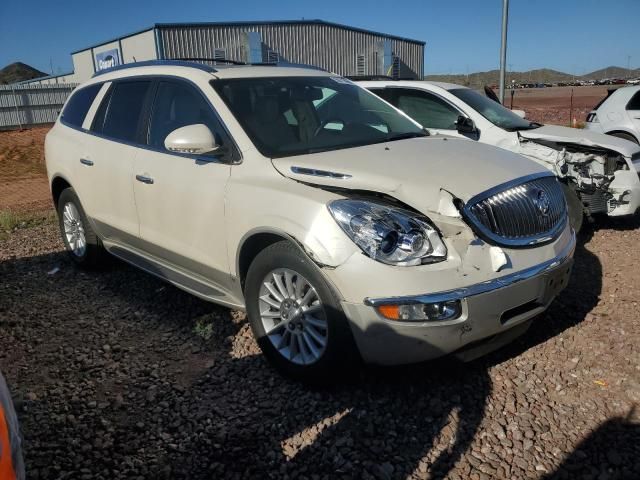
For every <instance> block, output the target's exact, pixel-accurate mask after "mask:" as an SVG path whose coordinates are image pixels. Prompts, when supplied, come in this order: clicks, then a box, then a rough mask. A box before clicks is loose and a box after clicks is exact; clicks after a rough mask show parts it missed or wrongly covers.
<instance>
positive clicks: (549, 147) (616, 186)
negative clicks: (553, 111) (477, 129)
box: [518, 137, 640, 216]
mask: <svg viewBox="0 0 640 480" xmlns="http://www.w3.org/2000/svg"><path fill="white" fill-rule="evenodd" d="M518 153H520V154H522V155H524V156H526V157H529V158H531V159H533V160H536V161H538V162H540V163H543V164H544V165H545V166H546V167H547V168H549V169H550V170H552V171H553V172H554V173H555V174H556V175H557V176H558V178H560V179H563V180H564V181H565V183H566V184H567V185H568V186H569V188H570V189H572V190H574V191H575V192H576V194H577V195H578V198H579V199H580V201H581V203H582V207H583V210H584V213H585V214H586V215H587V216H590V215H593V214H603V213H604V214H607V215H611V216H618V215H628V214H633V213H635V211H636V210H637V208H638V206H639V205H640V180H639V178H638V173H637V172H636V170H635V168H634V167H633V163H632V162H631V161H630V160H628V159H627V158H626V157H625V156H624V155H623V154H621V153H619V152H616V151H614V150H611V149H608V148H604V147H600V146H592V145H580V144H575V143H568V142H567V143H565V142H556V141H549V140H544V139H535V140H533V139H529V138H524V137H520V138H519V151H518Z"/></svg>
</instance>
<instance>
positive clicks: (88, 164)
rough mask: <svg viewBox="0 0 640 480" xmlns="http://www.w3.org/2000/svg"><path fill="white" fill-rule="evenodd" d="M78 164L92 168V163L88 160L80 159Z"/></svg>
mask: <svg viewBox="0 0 640 480" xmlns="http://www.w3.org/2000/svg"><path fill="white" fill-rule="evenodd" d="M80 163H81V164H83V165H86V166H87V167H93V162H92V161H91V160H89V159H88V158H81V159H80Z"/></svg>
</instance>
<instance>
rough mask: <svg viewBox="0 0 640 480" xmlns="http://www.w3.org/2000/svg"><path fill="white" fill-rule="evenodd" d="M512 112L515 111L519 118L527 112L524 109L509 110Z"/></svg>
mask: <svg viewBox="0 0 640 480" xmlns="http://www.w3.org/2000/svg"><path fill="white" fill-rule="evenodd" d="M511 111H512V112H513V113H515V114H516V115H517V116H519V117H520V118H524V117H525V116H526V115H527V113H526V112H525V111H524V110H511Z"/></svg>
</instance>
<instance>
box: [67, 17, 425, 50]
mask: <svg viewBox="0 0 640 480" xmlns="http://www.w3.org/2000/svg"><path fill="white" fill-rule="evenodd" d="M257 25H283V26H284V25H325V26H329V27H335V28H342V29H345V30H350V31H352V32H360V33H369V34H372V35H379V36H382V37H387V38H390V39H393V40H400V41H403V42H410V43H415V44H418V45H422V46H424V45H425V42H423V41H422V40H415V39H412V38H406V37H400V36H397V35H390V34H387V33H382V32H376V31H374V30H367V29H365V28H359V27H352V26H350V25H343V24H341V23H334V22H327V21H325V20H317V19H316V20H268V21H264V22H259V21H239V22H187V23H156V24H155V25H154V26H152V27H148V28H145V29H142V30H137V31H135V32H132V33H128V34H125V35H121V36H118V37H115V38H111V39H109V40H105V41H103V42H100V43H95V44H93V45H89V46H88V47H85V48H81V49H79V50H75V51H73V52H71V55H75V54H76V53H80V52H83V51H85V50H89V49H91V48H97V47H100V46H101V45H104V44H106V43H112V42H117V41H118V40H123V39H125V38H129V37H132V36H134V35H138V34H140V33H145V32H148V31H149V30H153V29H155V28H163V27H166V28H180V27H186V28H188V27H204V26H208V27H216V26H219V27H237V26H244V27H247V26H257Z"/></svg>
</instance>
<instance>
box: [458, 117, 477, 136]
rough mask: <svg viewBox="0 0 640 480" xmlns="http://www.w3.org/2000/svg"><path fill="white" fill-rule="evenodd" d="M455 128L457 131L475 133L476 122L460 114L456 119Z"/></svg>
mask: <svg viewBox="0 0 640 480" xmlns="http://www.w3.org/2000/svg"><path fill="white" fill-rule="evenodd" d="M456 130H458V133H475V132H476V124H475V123H473V120H471V119H470V118H469V117H465V116H464V115H460V116H459V117H458V120H456Z"/></svg>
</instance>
